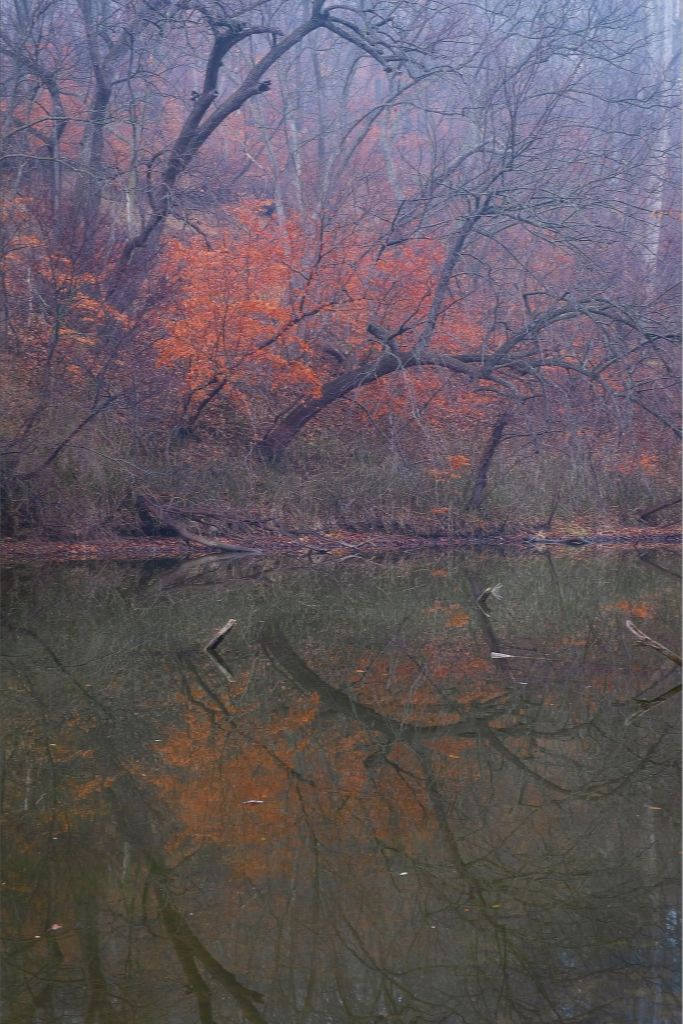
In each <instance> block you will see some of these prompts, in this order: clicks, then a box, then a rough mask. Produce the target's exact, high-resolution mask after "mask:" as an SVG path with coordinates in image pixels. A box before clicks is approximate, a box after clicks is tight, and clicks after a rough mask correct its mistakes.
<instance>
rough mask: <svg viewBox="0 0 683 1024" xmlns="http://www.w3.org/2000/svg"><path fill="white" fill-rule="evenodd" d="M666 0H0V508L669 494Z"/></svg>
mask: <svg viewBox="0 0 683 1024" xmlns="http://www.w3.org/2000/svg"><path fill="white" fill-rule="evenodd" d="M678 28H679V20H678V14H677V5H676V4H672V3H663V2H662V0H647V2H645V3H643V2H641V0H637V2H636V0H633V2H631V0H618V2H617V0H580V2H579V3H576V4H572V5H570V6H568V5H567V4H566V3H564V0H549V2H547V3H542V4H541V3H537V2H534V0H528V2H520V3H512V4H511V3H509V2H508V0H485V3H484V4H480V5H477V6H472V5H470V4H466V3H461V2H459V0H421V2H417V0H415V2H410V0H377V2H376V3H367V2H365V0H349V2H347V3H345V4H344V5H336V4H334V3H332V2H325V0H312V2H311V0H301V2H286V3H285V2H276V0H273V2H270V0H264V2H259V3H249V4H242V3H239V2H231V0H225V2H221V0H209V2H208V3H196V4H195V3H193V2H192V0H190V2H187V0H183V2H182V3H181V2H176V0H168V2H165V0H132V2H131V3H129V4H126V5H111V4H109V3H105V2H100V0H77V2H71V0H52V2H51V0H41V2H37V0H28V2H21V3H20V2H18V0H6V2H5V3H4V16H3V27H2V36H1V45H2V49H3V60H4V65H5V72H6V73H5V76H4V79H5V81H4V96H3V99H2V130H3V133H4V144H3V151H2V158H1V163H0V168H1V174H2V197H3V198H2V209H3V217H2V234H1V236H0V237H1V245H2V268H3V269H2V304H1V312H0V316H1V317H2V327H3V331H2V335H3V337H2V357H1V358H2V370H3V372H2V381H3V383H2V385H1V387H2V407H3V412H2V421H1V430H2V461H3V468H4V484H3V488H4V497H5V500H4V503H3V511H4V518H3V523H4V529H5V532H7V533H10V534H13V535H15V536H21V535H23V534H26V533H32V534H42V535H43V536H50V537H93V536H97V535H99V534H101V533H102V532H103V531H112V530H114V531H119V532H125V533H128V534H131V533H132V534H134V533H135V532H136V531H137V532H141V531H142V532H144V529H145V523H144V521H142V520H141V516H140V502H139V500H138V498H139V495H140V493H141V492H144V494H145V495H147V496H148V497H151V498H152V499H153V500H154V502H156V503H157V505H159V506H162V507H163V506H167V507H170V505H173V506H174V507H175V508H177V507H178V506H180V507H185V508H188V509H191V508H192V506H193V502H195V501H196V499H197V498H198V497H201V498H202V499H205V500H209V499H210V500H213V501H215V502H216V503H217V504H219V505H220V504H221V503H223V504H228V505H230V506H231V507H239V508H243V509H244V508H250V509H252V510H253V508H254V507H255V506H256V507H260V508H261V509H262V508H263V507H264V506H267V507H268V509H271V510H272V509H273V508H276V509H278V510H279V512H280V513H281V515H282V517H283V518H286V516H288V515H289V516H294V517H298V518H299V519H300V520H301V519H307V520H311V518H315V517H318V518H322V519H324V520H327V521H335V522H346V523H348V522H352V521H355V522H359V521H362V520H363V519H364V517H365V519H367V517H368V515H369V514H373V515H375V514H377V513H378V512H379V513H381V514H383V515H387V514H389V513H390V514H391V515H392V516H393V517H394V520H399V521H400V520H401V517H404V518H405V517H410V516H411V515H414V514H418V513H419V514H427V513H429V514H446V515H447V516H449V517H450V519H449V521H450V522H456V521H460V520H461V519H462V518H463V517H466V516H470V517H473V516H479V517H484V518H486V519H488V520H489V521H493V520H502V519H504V518H511V519H515V518H518V519H519V518H520V517H521V518H524V517H527V518H529V519H531V520H535V521H546V520H547V519H548V517H549V516H552V515H554V513H555V511H556V510H557V509H558V508H559V510H560V514H565V515H567V516H570V517H572V516H574V517H581V516H605V515H611V516H613V517H616V518H618V519H620V520H622V521H623V520H628V519H629V517H637V516H638V515H639V514H641V513H642V512H643V510H644V509H647V508H648V507H655V506H657V505H658V504H659V505H661V506H662V507H664V506H665V505H666V503H667V502H672V501H675V498H676V493H675V488H674V483H673V481H675V479H676V473H677V471H676V468H675V467H676V465H677V455H676V447H677V441H678V438H679V437H680V431H679V429H678V426H677V423H676V413H677V393H678V391H677V379H676V374H677V366H678V356H677V345H678V343H679V340H680V338H679V335H678V333H677V332H678V295H677V286H678V280H679V254H678V248H677V247H678V236H679V230H678V227H679V218H678V214H677V209H676V204H677V200H678V192H679V189H678V175H679V170H678V163H677V157H678V150H679V142H680V139H679V134H680V133H679V127H678V119H677V117H676V115H675V110H674V106H675V101H676V97H677V58H678V53H677V50H676V46H677V40H678V35H679V33H678Z"/></svg>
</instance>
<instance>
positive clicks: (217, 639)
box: [204, 619, 237, 651]
mask: <svg viewBox="0 0 683 1024" xmlns="http://www.w3.org/2000/svg"><path fill="white" fill-rule="evenodd" d="M236 622H237V619H228V621H227V622H226V623H225V625H224V626H221V628H220V629H219V630H218V632H217V633H216V634H215V636H213V637H212V638H211V639H210V640H209V642H208V644H207V645H206V647H205V648H204V650H205V651H215V650H216V648H217V647H218V645H219V644H221V643H222V642H223V640H224V639H225V636H226V635H227V634H228V633H229V632H230V630H231V629H232V627H233V626H234V625H235V624H236Z"/></svg>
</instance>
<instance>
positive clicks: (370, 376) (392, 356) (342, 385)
mask: <svg viewBox="0 0 683 1024" xmlns="http://www.w3.org/2000/svg"><path fill="white" fill-rule="evenodd" d="M415 365H416V362H415V360H414V359H413V358H412V357H408V358H406V359H402V358H401V356H399V355H398V354H396V353H393V352H386V353H384V354H383V355H381V356H380V357H379V358H378V359H376V360H375V361H374V362H373V363H370V364H366V365H365V366H361V367H359V368H358V369H356V370H349V371H348V373H342V374H340V375H339V376H338V377H335V378H334V379H333V380H330V381H328V382H327V384H325V386H324V387H323V389H322V393H321V395H320V396H319V397H318V398H309V399H306V400H304V401H303V402H299V404H298V405H296V406H294V408H293V409H291V410H290V411H289V412H288V413H287V414H286V415H285V416H283V417H282V418H281V419H280V420H278V421H277V422H276V423H274V424H273V426H272V427H271V428H270V430H268V431H267V432H266V433H265V434H264V436H263V437H262V439H261V440H260V441H259V443H258V444H257V445H256V453H257V455H260V457H261V458H262V459H263V460H264V462H270V463H277V462H279V461H280V459H281V458H282V456H283V455H284V452H285V449H286V448H287V447H288V446H289V445H290V444H291V442H292V441H293V440H294V438H295V437H296V436H297V434H298V433H299V431H300V430H301V429H302V428H303V427H305V426H306V424H307V423H308V422H309V421H310V420H312V419H313V418H314V417H315V416H317V415H318V414H319V413H321V412H322V411H323V409H327V408H328V406H330V405H332V404H333V403H334V402H336V401H337V400H338V399H340V398H344V397H345V396H346V395H348V394H350V393H351V392H352V391H355V390H356V388H360V387H363V386H364V385H366V384H371V383H372V382H373V381H376V380H379V379H380V378H381V377H386V376H388V374H390V373H394V372H395V371H396V370H398V369H407V368H408V367H409V366H415Z"/></svg>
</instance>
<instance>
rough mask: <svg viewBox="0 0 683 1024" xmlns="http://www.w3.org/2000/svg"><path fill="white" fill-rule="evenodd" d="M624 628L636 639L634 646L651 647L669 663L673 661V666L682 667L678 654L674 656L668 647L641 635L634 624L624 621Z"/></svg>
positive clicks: (674, 653) (627, 620)
mask: <svg viewBox="0 0 683 1024" xmlns="http://www.w3.org/2000/svg"><path fill="white" fill-rule="evenodd" d="M626 628H627V630H628V631H629V633H632V634H633V636H634V637H635V638H636V644H637V645H638V646H639V647H651V648H652V650H653V651H659V653H660V654H662V655H664V657H665V658H668V659H669V661H673V663H674V665H683V660H681V656H680V654H676V652H675V651H672V650H671V649H670V648H669V647H666V646H665V645H664V644H660V642H659V640H653V639H652V637H651V636H648V635H647V633H643V631H642V629H638V627H637V626H636V625H635V623H633V622H631V620H630V619H626Z"/></svg>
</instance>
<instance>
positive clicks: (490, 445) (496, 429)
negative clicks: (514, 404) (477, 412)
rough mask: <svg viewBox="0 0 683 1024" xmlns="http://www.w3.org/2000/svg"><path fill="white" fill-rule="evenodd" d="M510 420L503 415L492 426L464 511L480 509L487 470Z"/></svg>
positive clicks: (507, 415) (484, 492) (486, 479)
mask: <svg viewBox="0 0 683 1024" xmlns="http://www.w3.org/2000/svg"><path fill="white" fill-rule="evenodd" d="M509 420H510V416H509V414H508V413H505V412H504V413H503V414H502V415H501V416H499V417H498V419H497V420H496V422H495V423H494V425H493V429H492V431H491V433H490V435H489V439H488V441H487V442H486V447H485V448H484V451H483V452H482V454H481V458H480V460H479V465H478V466H477V468H476V471H475V475H474V484H473V486H472V491H471V493H470V496H469V498H468V499H467V501H466V503H465V510H466V511H476V510H478V509H480V508H481V506H482V504H483V502H484V495H485V494H486V484H487V482H488V475H489V469H490V468H491V463H492V462H493V456H494V455H495V454H496V451H497V450H498V446H499V444H500V443H501V441H502V440H503V433H504V431H505V427H506V426H507V424H508V422H509Z"/></svg>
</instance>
